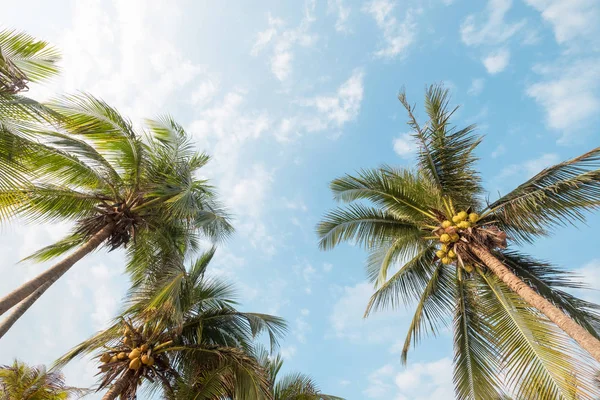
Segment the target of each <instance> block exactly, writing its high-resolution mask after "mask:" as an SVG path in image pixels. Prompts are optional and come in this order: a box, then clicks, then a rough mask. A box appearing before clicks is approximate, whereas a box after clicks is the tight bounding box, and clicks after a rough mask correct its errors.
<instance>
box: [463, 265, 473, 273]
mask: <svg viewBox="0 0 600 400" xmlns="http://www.w3.org/2000/svg"><path fill="white" fill-rule="evenodd" d="M464 268H465V271H467V272H468V273H471V272H473V265H471V264H465V265H464Z"/></svg>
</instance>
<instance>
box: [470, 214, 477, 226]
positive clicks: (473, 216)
mask: <svg viewBox="0 0 600 400" xmlns="http://www.w3.org/2000/svg"><path fill="white" fill-rule="evenodd" d="M478 220H479V215H477V214H476V213H471V214H469V221H471V223H473V224H474V223H475V222H477V221H478Z"/></svg>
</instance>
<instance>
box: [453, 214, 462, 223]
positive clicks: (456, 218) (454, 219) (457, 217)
mask: <svg viewBox="0 0 600 400" xmlns="http://www.w3.org/2000/svg"><path fill="white" fill-rule="evenodd" d="M460 221H462V219H460V217H459V216H458V215H455V216H454V217H452V222H454V223H455V224H458V223H459V222H460Z"/></svg>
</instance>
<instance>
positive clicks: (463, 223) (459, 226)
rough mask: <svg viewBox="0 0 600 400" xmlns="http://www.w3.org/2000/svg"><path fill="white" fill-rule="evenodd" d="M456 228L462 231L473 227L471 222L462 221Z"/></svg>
mask: <svg viewBox="0 0 600 400" xmlns="http://www.w3.org/2000/svg"><path fill="white" fill-rule="evenodd" d="M456 226H457V227H458V228H460V229H467V228H470V227H471V223H470V222H469V221H461V222H459V223H458V224H456Z"/></svg>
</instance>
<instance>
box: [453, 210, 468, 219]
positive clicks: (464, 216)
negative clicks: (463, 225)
mask: <svg viewBox="0 0 600 400" xmlns="http://www.w3.org/2000/svg"><path fill="white" fill-rule="evenodd" d="M456 215H457V217H459V218H460V220H461V221H464V220H466V219H467V218H469V214H467V213H466V211H461V212H459V213H458V214H456Z"/></svg>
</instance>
